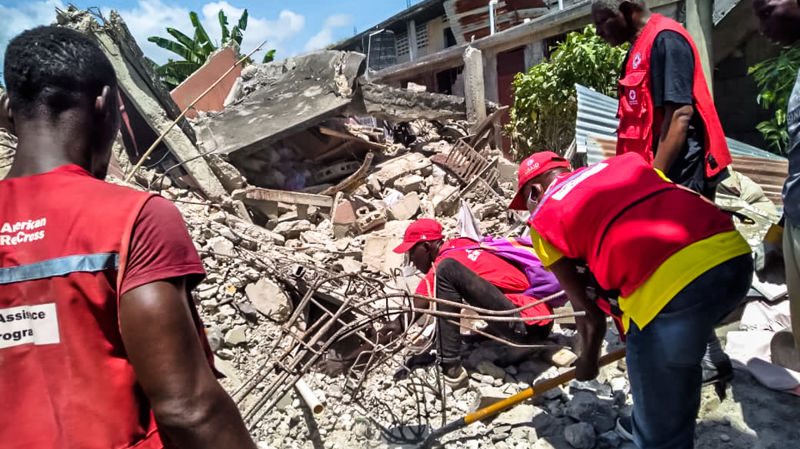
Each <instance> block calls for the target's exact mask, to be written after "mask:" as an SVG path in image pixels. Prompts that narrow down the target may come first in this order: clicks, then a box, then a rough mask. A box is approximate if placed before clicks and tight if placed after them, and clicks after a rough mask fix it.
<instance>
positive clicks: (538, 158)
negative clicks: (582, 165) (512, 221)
mask: <svg viewBox="0 0 800 449" xmlns="http://www.w3.org/2000/svg"><path fill="white" fill-rule="evenodd" d="M558 167H564V168H569V161H567V160H566V159H564V158H563V157H561V156H559V155H557V154H556V153H553V152H552V151H542V152H541V153H534V154H533V155H532V156H530V157H528V158H527V159H525V160H524V161H522V163H521V164H519V178H518V179H519V180H518V182H517V194H516V195H514V199H513V200H511V204H509V205H508V208H509V209H514V210H526V209H527V205H526V204H525V203H526V201H527V198H523V197H522V186H524V185H525V184H526V183H527V182H528V181H530V180H531V179H533V178H535V177H537V176H539V175H541V174H542V173H544V172H546V171H548V170H552V169H554V168H558Z"/></svg>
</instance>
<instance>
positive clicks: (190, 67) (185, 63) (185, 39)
mask: <svg viewBox="0 0 800 449" xmlns="http://www.w3.org/2000/svg"><path fill="white" fill-rule="evenodd" d="M247 17H248V16H247V10H246V9H245V10H244V12H243V13H242V15H241V17H239V21H238V22H237V23H236V25H234V26H233V28H229V27H228V17H227V16H226V15H225V13H224V12H223V11H222V10H220V11H219V14H218V19H219V25H220V28H221V29H222V36H221V39H220V41H219V44H217V43H216V42H214V41H212V40H211V38H210V37H209V36H208V33H207V32H206V30H205V28H204V27H203V24H202V23H200V19H199V18H198V16H197V13H196V12H194V11H192V12H190V13H189V20H191V22H192V27H193V28H194V34H193V37H191V38H190V37H189V36H188V35H186V34H185V33H183V32H181V31H180V30H177V29H175V28H167V33H169V35H170V36H172V37H173V38H174V40H169V39H166V38H163V37H159V36H150V37H149V38H147V40H148V41H150V42H153V43H154V44H156V45H158V46H159V47H161V48H163V49H165V50H169V51H171V52H172V53H175V54H176V55H178V56H180V57H181V58H183V59H182V60H173V59H169V60H168V61H167V63H166V64H164V65H161V66H156V73H158V75H159V77H160V78H161V81H162V82H163V83H164V84H166V85H167V87H169V88H170V89H174V88H175V87H177V86H178V85H179V84H180V83H182V82H183V81H184V80H185V79H186V78H188V77H189V76H190V75H191V74H192V73H194V72H195V71H196V70H197V69H199V68H200V67H201V66H202V65H203V64H204V63H205V62H206V60H207V59H208V57H209V56H211V54H212V53H214V52H215V51H216V50H217V49H218V48H219V47H224V46H226V45H228V44H231V43H236V48H240V47H241V45H242V39H243V38H244V31H245V30H246V29H247ZM241 56H242V55H241V54H239V55H237V57H239V58H240V57H241ZM274 57H275V50H270V51H268V52H267V53H266V54H265V55H264V58H263V60H262V62H264V63H266V62H270V61H272V60H273V59H274ZM246 62H252V61H251V60H249V59H248V61H246Z"/></svg>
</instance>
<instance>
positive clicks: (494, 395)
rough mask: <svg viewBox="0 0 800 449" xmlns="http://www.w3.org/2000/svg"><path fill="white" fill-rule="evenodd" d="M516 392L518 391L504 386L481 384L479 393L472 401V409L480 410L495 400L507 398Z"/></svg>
mask: <svg viewBox="0 0 800 449" xmlns="http://www.w3.org/2000/svg"><path fill="white" fill-rule="evenodd" d="M515 393H516V391H511V389H510V388H507V387H506V388H502V387H490V386H487V385H481V386H480V387H478V391H477V395H476V396H475V400H474V401H473V402H472V407H470V411H475V410H480V409H482V408H484V407H486V406H489V405H492V404H494V403H495V402H498V401H501V400H503V399H506V398H507V397H509V396H511V395H513V394H515Z"/></svg>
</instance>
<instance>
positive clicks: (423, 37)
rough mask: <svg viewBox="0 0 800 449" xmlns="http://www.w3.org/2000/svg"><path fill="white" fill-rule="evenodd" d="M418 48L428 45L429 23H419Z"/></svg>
mask: <svg viewBox="0 0 800 449" xmlns="http://www.w3.org/2000/svg"><path fill="white" fill-rule="evenodd" d="M416 28H417V49H420V50H421V49H423V48H427V47H428V24H427V23H420V24H417V26H416Z"/></svg>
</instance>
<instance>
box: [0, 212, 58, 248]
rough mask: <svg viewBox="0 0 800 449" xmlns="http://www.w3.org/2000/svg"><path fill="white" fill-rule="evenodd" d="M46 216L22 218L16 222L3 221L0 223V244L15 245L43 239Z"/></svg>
mask: <svg viewBox="0 0 800 449" xmlns="http://www.w3.org/2000/svg"><path fill="white" fill-rule="evenodd" d="M45 226H47V219H46V218H39V219H38V220H24V221H18V222H16V223H10V222H5V223H3V224H2V225H0V246H17V245H19V244H21V243H31V242H35V241H37V240H42V239H44V234H45V232H44V229H43V228H44V227H45Z"/></svg>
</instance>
